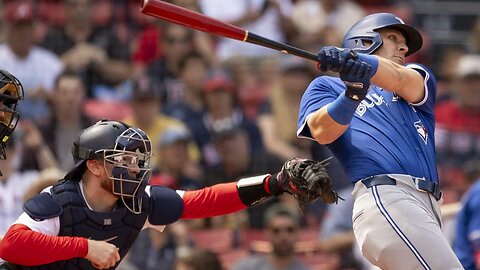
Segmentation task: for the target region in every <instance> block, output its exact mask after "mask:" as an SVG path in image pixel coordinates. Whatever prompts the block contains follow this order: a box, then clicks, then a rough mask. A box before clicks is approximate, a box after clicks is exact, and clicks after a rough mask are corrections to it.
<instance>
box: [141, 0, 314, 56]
mask: <svg viewBox="0 0 480 270" xmlns="http://www.w3.org/2000/svg"><path fill="white" fill-rule="evenodd" d="M226 1H227V0H226ZM141 11H142V13H144V14H147V15H150V16H153V17H155V18H159V19H163V20H166V21H169V22H172V23H176V24H180V25H183V26H186V27H189V28H193V29H196V30H200V31H203V32H207V33H212V34H215V35H218V36H222V37H226V38H231V39H236V40H240V41H243V42H248V43H253V44H257V45H259V46H263V47H267V48H270V49H274V50H277V51H280V52H283V53H286V54H292V55H296V56H299V57H302V58H305V59H308V60H313V61H315V62H318V59H317V55H315V54H312V53H310V52H307V51H305V50H302V49H299V48H296V47H293V46H290V45H287V44H284V43H281V42H277V41H274V40H271V39H268V38H265V37H262V36H259V35H256V34H254V33H251V32H248V31H247V30H244V29H242V28H239V27H237V26H234V25H231V24H229V23H226V22H222V21H219V20H216V19H213V18H211V17H208V16H205V15H204V14H200V13H197V12H194V11H191V10H188V9H185V8H182V7H179V6H176V5H173V4H170V3H167V2H164V1H161V0H144V1H143V2H142V5H141Z"/></svg>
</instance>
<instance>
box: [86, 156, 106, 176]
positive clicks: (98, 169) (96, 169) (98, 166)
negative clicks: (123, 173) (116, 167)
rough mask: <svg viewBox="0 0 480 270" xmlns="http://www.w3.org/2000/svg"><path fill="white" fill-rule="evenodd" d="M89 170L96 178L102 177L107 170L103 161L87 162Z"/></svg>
mask: <svg viewBox="0 0 480 270" xmlns="http://www.w3.org/2000/svg"><path fill="white" fill-rule="evenodd" d="M86 165H87V169H88V170H89V171H90V173H92V174H93V175H95V176H101V175H102V173H103V172H104V170H105V168H104V166H103V161H100V160H92V159H90V160H87V161H86Z"/></svg>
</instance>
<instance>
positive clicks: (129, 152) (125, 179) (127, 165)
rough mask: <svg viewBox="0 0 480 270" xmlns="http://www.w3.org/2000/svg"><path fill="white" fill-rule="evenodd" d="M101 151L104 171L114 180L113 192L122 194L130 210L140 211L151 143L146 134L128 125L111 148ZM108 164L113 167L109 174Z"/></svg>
mask: <svg viewBox="0 0 480 270" xmlns="http://www.w3.org/2000/svg"><path fill="white" fill-rule="evenodd" d="M101 152H103V159H104V167H105V171H106V172H107V175H109V178H110V179H111V180H113V186H112V192H113V193H114V194H116V195H119V196H120V197H121V199H122V201H123V203H124V204H125V206H126V207H127V208H128V209H129V210H130V211H132V212H133V213H135V214H139V213H140V212H141V210H142V199H141V198H142V195H143V192H144V191H145V187H146V185H147V184H148V181H149V180H150V176H151V168H150V164H149V163H150V159H151V156H152V154H151V142H150V139H149V138H148V136H147V134H145V132H143V131H142V130H141V129H138V128H133V127H131V128H128V129H127V130H125V131H124V132H123V133H122V134H121V135H120V136H118V137H117V140H116V142H115V147H114V149H113V150H112V149H105V150H101ZM97 154H98V152H97ZM107 163H108V164H110V165H112V166H113V168H112V169H111V174H110V173H109V169H107V166H106V165H107ZM112 166H109V167H112Z"/></svg>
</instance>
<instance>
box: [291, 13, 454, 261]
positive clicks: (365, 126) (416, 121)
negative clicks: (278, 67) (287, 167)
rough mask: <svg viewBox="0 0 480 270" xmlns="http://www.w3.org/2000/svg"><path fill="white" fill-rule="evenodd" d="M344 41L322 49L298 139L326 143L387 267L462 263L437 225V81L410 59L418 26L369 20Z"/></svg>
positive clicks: (369, 248)
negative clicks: (333, 74)
mask: <svg viewBox="0 0 480 270" xmlns="http://www.w3.org/2000/svg"><path fill="white" fill-rule="evenodd" d="M342 46H343V47H344V48H337V47H331V46H330V47H324V48H322V49H321V50H320V52H319V53H318V57H319V62H320V63H321V64H320V65H319V68H320V70H322V71H334V72H339V74H340V78H336V77H330V76H320V77H318V78H316V79H315V80H314V81H313V82H311V84H310V85H309V86H308V89H307V90H306V92H305V94H304V96H303V98H302V101H301V105H300V112H299V122H298V131H297V135H298V136H299V137H304V138H310V139H313V140H316V141H317V142H318V143H320V144H326V145H328V146H329V148H330V149H331V150H332V152H333V153H334V154H335V156H336V157H337V158H338V159H339V161H340V162H341V164H342V165H343V167H344V169H345V171H346V173H347V175H348V177H349V178H350V180H351V181H352V183H354V191H353V196H354V199H355V203H354V209H353V217H352V220H353V229H354V233H355V237H356V239H357V241H358V244H359V245H360V247H361V250H362V253H363V255H364V256H365V257H366V258H367V259H368V260H369V261H370V262H371V263H372V264H374V265H376V266H378V267H380V268H382V269H389V270H392V269H398V270H400V269H401V270H409V269H434V270H441V269H445V270H447V269H448V270H452V269H463V267H462V266H461V264H460V262H459V261H458V259H457V258H456V256H455V254H454V253H453V251H452V249H451V247H450V246H449V244H448V242H447V240H446V238H445V237H444V235H443V233H442V229H441V221H440V210H439V206H440V204H441V192H440V190H439V187H438V175H437V169H436V165H435V150H434V136H433V133H434V112H433V108H434V105H435V94H436V83H435V78H434V76H433V74H432V73H431V71H430V70H429V69H427V68H426V67H424V66H422V65H419V64H405V59H406V57H407V56H409V55H411V54H413V53H414V52H416V51H418V50H419V49H420V48H421V46H422V37H421V35H420V34H419V32H418V31H417V30H415V29H414V28H413V27H411V26H409V25H407V24H405V23H404V22H403V21H402V19H400V18H398V17H396V16H395V15H393V14H389V13H377V14H372V15H369V16H367V17H364V18H363V19H361V20H360V21H358V22H357V23H356V24H355V25H354V26H352V28H351V29H350V30H349V31H348V32H347V34H346V35H345V37H344V39H343V44H342Z"/></svg>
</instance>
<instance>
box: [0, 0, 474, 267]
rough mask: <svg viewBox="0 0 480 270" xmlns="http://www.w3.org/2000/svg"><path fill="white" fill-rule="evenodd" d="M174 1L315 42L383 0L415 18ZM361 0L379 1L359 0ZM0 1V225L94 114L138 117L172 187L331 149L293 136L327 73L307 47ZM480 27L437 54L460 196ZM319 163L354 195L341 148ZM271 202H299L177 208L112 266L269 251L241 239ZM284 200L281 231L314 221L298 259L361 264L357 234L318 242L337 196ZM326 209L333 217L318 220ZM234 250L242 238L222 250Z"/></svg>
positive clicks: (101, 7)
mask: <svg viewBox="0 0 480 270" xmlns="http://www.w3.org/2000/svg"><path fill="white" fill-rule="evenodd" d="M170 2H173V4H176V5H180V6H183V7H185V8H188V9H191V10H195V11H198V12H202V13H205V14H207V15H209V16H212V17H214V18H217V19H220V20H222V21H226V22H229V23H232V24H235V25H239V26H241V27H242V28H245V29H248V30H250V31H252V32H254V33H256V34H259V35H263V36H266V37H268V38H271V39H273V40H277V41H280V42H285V43H288V44H292V45H294V46H298V47H300V48H303V49H306V50H309V51H312V52H316V51H317V50H318V49H319V48H320V47H321V46H324V45H337V46H340V45H341V39H342V37H343V35H344V33H345V31H346V30H347V29H348V28H349V27H350V26H351V25H352V24H353V23H354V22H355V21H357V20H358V19H359V18H361V17H363V16H364V15H365V14H368V13H369V11H371V10H374V11H378V10H382V8H383V9H384V10H385V11H392V12H399V13H401V14H399V15H401V17H404V18H412V16H411V11H409V10H408V8H405V7H401V8H398V7H396V6H393V5H391V3H390V1H354V0H318V1H315V0H297V1H294V0H228V1H222V0H200V1H196V0H171V1H170ZM370 2H372V3H373V4H375V6H369V5H365V4H371V3H370ZM1 5H2V8H0V10H1V11H2V12H3V14H2V16H1V18H2V20H1V23H0V69H5V70H8V71H9V72H11V73H12V74H14V75H15V76H17V77H18V78H19V80H20V81H21V82H22V83H23V86H24V88H25V96H26V98H25V100H24V101H22V102H21V103H20V105H19V110H20V112H21V116H22V119H21V122H20V124H19V127H18V128H17V130H16V131H15V134H14V138H13V140H10V141H9V148H8V149H7V151H8V152H9V153H8V157H9V159H8V160H7V161H3V162H1V163H0V167H1V171H2V172H3V176H0V193H1V194H2V196H0V235H3V234H4V233H5V231H6V228H8V226H9V225H10V223H12V222H13V221H14V219H15V217H16V216H17V215H18V214H19V213H20V212H21V208H20V207H21V202H22V200H24V199H25V196H27V195H28V194H31V193H32V192H38V191H40V190H42V188H43V187H46V186H48V185H50V184H52V183H53V182H54V181H56V180H57V179H56V178H61V177H62V172H65V171H68V170H69V168H71V166H73V159H72V157H71V153H70V149H71V144H72V141H73V140H74V139H75V136H76V135H77V134H78V133H79V131H80V130H82V129H83V128H85V127H86V126H89V125H91V124H92V123H94V122H95V121H97V120H99V119H101V118H109V119H114V120H122V121H125V122H126V123H129V124H133V125H135V126H137V127H140V128H141V129H143V130H144V131H146V133H147V134H148V135H149V136H150V139H151V140H152V144H153V148H154V149H155V152H154V154H155V158H154V160H153V162H152V163H153V164H152V165H153V168H154V171H153V174H152V178H151V182H150V184H152V185H163V186H168V187H170V188H173V189H184V190H191V189H198V188H201V187H204V186H210V185H213V184H217V183H219V182H222V181H234V180H236V179H239V178H240V177H245V176H250V175H256V174H258V173H260V172H261V173H265V172H271V173H274V172H275V171H276V170H278V168H279V167H280V166H281V164H282V163H283V162H284V161H286V160H288V159H289V158H291V157H305V158H314V159H320V160H323V159H328V158H330V157H331V154H330V153H329V151H328V150H327V149H326V147H324V146H320V145H318V144H314V143H312V142H310V141H308V140H299V139H298V138H297V137H296V124H297V119H296V115H297V112H298V106H299V102H300V98H301V97H302V93H303V90H304V89H306V87H307V85H308V83H309V82H310V81H311V80H312V79H313V78H314V77H315V76H319V75H321V73H320V71H319V70H318V69H317V68H316V65H315V63H313V62H308V61H306V60H302V59H299V58H296V57H294V56H285V55H281V54H280V53H278V52H276V51H274V50H270V49H265V48H262V47H259V46H254V45H251V44H246V43H242V42H238V41H233V40H228V39H223V38H219V37H216V36H212V35H209V34H206V33H203V32H198V31H194V30H191V29H188V28H184V27H182V26H178V25H175V24H171V23H167V22H163V21H160V20H156V19H153V18H152V17H148V16H146V15H143V14H141V12H140V10H139V7H140V1H139V0H115V1H113V0H102V1H95V0H63V1H55V0H43V1H33V0H31V1H30V0H15V1H13V0H4V1H1ZM378 5H380V6H378ZM410 23H413V24H414V23H415V22H413V21H410ZM479 29H480V19H477V23H476V24H475V25H472V28H471V31H470V33H471V34H470V37H469V39H468V40H466V41H465V44H463V46H455V47H449V48H447V49H446V50H445V51H444V52H442V53H441V54H438V55H441V56H442V57H441V60H440V61H441V65H440V66H439V67H435V72H436V73H437V74H436V75H437V76H438V84H439V90H438V91H439V95H438V102H437V109H436V114H437V132H436V134H435V135H436V136H435V138H436V145H437V155H438V166H439V171H440V177H441V179H440V182H441V183H442V186H443V190H444V194H445V196H444V201H445V202H456V201H459V200H460V199H461V196H462V195H463V194H464V193H465V191H466V190H467V188H468V186H469V183H468V181H466V176H465V173H464V170H463V165H464V164H466V163H467V162H468V161H470V160H478V159H479V158H480V79H479V78H480V55H479V52H480V42H479V40H480V32H479ZM426 34H427V35H428V33H426ZM427 39H428V36H427ZM428 50H429V48H428V47H426V48H423V49H422V51H421V53H420V57H417V58H416V59H415V61H416V62H420V63H422V61H423V59H422V56H424V55H428ZM428 59H429V58H428ZM13 142H14V143H13ZM328 169H329V172H330V174H331V175H333V178H334V182H335V185H336V188H337V189H339V190H340V189H343V188H345V189H344V190H346V192H345V194H346V195H345V196H347V197H348V196H349V191H348V190H349V188H350V187H349V181H348V180H347V179H346V178H345V175H344V174H343V172H342V170H341V167H340V165H338V162H337V161H336V160H335V159H333V160H331V161H330V166H329V168H328ZM342 203H344V202H340V204H342ZM345 203H348V198H347V201H346V202H345ZM274 204H281V205H282V206H283V207H287V208H288V209H293V210H294V212H295V211H296V212H299V211H300V210H299V209H298V206H297V205H295V202H294V201H291V200H289V198H287V197H285V198H283V197H280V198H279V199H275V200H272V201H271V202H269V203H265V204H263V205H261V206H257V207H253V208H250V209H248V210H246V211H245V212H241V213H238V214H234V215H230V216H225V217H220V218H211V219H207V220H204V221H195V222H180V223H179V224H176V225H174V226H171V227H170V226H169V227H167V230H166V231H165V232H163V233H157V232H148V231H147V232H144V233H143V235H142V238H141V239H142V240H141V241H137V242H139V244H138V245H137V246H135V247H134V248H133V250H132V252H131V254H130V257H129V260H127V261H126V262H125V263H124V264H122V267H123V268H122V269H182V270H185V269H206V268H202V265H206V264H207V263H208V264H211V265H214V266H211V267H212V268H208V269H221V267H222V264H223V267H224V268H225V267H227V266H228V267H233V263H234V262H235V261H237V260H238V259H240V258H241V257H248V256H249V254H250V253H251V252H255V251H256V252H258V253H262V252H263V253H265V254H266V257H265V258H275V256H273V257H272V256H270V255H268V254H270V253H269V252H270V251H271V249H269V248H266V249H262V248H260V249H258V250H256V249H255V248H253V246H252V245H251V243H249V242H248V239H257V240H259V239H260V240H262V241H263V240H265V243H266V244H267V246H269V247H270V248H271V243H269V241H268V239H269V238H271V239H270V240H272V239H274V238H275V237H276V235H275V233H273V232H272V230H274V229H275V228H273V227H272V226H273V225H272V224H273V223H274V222H277V221H266V222H267V223H268V222H271V224H270V223H268V224H270V225H271V226H270V228H265V226H264V223H263V221H264V217H265V212H266V211H267V208H268V207H270V206H272V205H274ZM282 213H283V214H282ZM282 213H281V214H280V215H283V218H284V219H285V220H281V218H282V217H280V218H279V219H280V221H278V222H280V223H281V222H285V223H288V222H290V223H292V222H293V223H292V224H289V226H288V228H283V229H282V228H280V229H279V230H289V229H290V228H293V229H292V232H293V230H294V232H295V233H297V231H298V233H300V234H301V232H302V231H307V232H311V231H314V232H316V234H318V235H319V237H320V240H319V241H318V243H316V244H314V245H313V246H312V247H311V248H310V247H309V243H307V242H308V241H306V242H305V243H304V244H305V245H306V247H305V246H303V248H302V247H300V248H298V247H297V248H296V249H295V250H296V251H297V253H298V255H299V258H301V259H304V261H305V262H306V263H307V264H306V265H307V266H308V265H310V266H311V267H312V268H313V267H315V266H317V267H322V268H319V269H367V268H366V267H363V268H362V267H361V266H360V265H361V263H359V262H356V263H355V262H352V263H350V264H348V266H345V265H346V264H347V263H345V261H344V262H343V263H342V262H341V261H342V259H338V256H342V258H346V257H345V256H348V257H349V258H350V257H352V260H353V261H355V259H354V258H353V257H355V255H352V254H351V253H352V252H353V251H352V249H350V247H351V244H350V246H349V247H347V248H345V247H342V248H341V250H340V251H339V252H338V253H337V249H334V248H327V247H326V246H328V245H327V244H326V242H323V241H321V240H322V239H324V240H325V239H327V238H329V237H332V236H333V235H334V234H335V233H336V231H339V233H347V234H346V237H347V238H346V239H351V233H350V231H351V220H350V221H349V218H350V217H349V214H350V215H351V209H349V206H348V205H347V204H346V205H345V207H343V208H342V209H340V208H338V209H337V208H336V206H333V207H330V208H328V209H327V208H326V207H325V205H322V204H321V203H315V204H313V205H311V206H310V207H309V208H308V209H306V210H305V212H303V215H302V216H299V217H296V216H295V217H294V216H290V214H289V213H290V212H289V211H287V210H285V211H284V212H282ZM334 216H338V219H337V220H335V221H328V222H330V223H328V224H327V223H325V224H323V222H324V221H326V220H329V219H328V218H331V217H334ZM272 218H273V217H272ZM289 218H290V219H289ZM349 222H350V224H349ZM285 226H286V225H285ZM329 226H330V227H329ZM267 227H268V226H267ZM300 227H302V228H303V229H302V230H300ZM264 228H265V230H266V231H265V234H264V233H263V231H261V230H262V229H264ZM225 229H227V230H228V231H229V232H230V235H229V239H230V240H231V241H227V239H214V237H215V236H213V237H212V239H210V240H209V241H225V243H226V245H227V246H228V247H227V248H225V249H224V250H222V249H220V250H216V252H217V253H212V252H211V251H208V250H202V249H199V250H197V248H195V246H196V245H201V244H200V243H198V242H199V240H198V239H200V238H198V239H197V242H196V241H195V240H196V239H195V235H196V234H197V233H198V232H201V231H205V230H212V231H221V232H224V230H225ZM269 229H270V231H269ZM246 232H247V233H246ZM280 234H282V235H283V236H285V237H286V239H287V240H289V239H297V238H296V236H295V238H288V237H290V236H289V235H288V234H289V231H285V232H280ZM267 236H269V237H267ZM287 236H288V237H287ZM348 237H350V238H348ZM277 240H278V239H277ZM287 240H285V241H287ZM310 240H312V239H310ZM295 241H297V240H295ZM300 242H301V241H300ZM347 242H348V241H347ZM322 243H323V244H322ZM273 244H274V246H273V247H274V248H275V243H273ZM347 246H348V245H347ZM204 248H207V249H208V248H209V246H208V245H206V246H204ZM283 248H287V247H285V246H284V247H283ZM291 248H292V250H293V249H294V248H293V247H291ZM239 249H240V250H242V251H244V252H239V253H235V254H236V255H235V256H233V255H229V254H234V253H232V252H233V250H235V251H238V250H239ZM345 250H347V251H345ZM147 251H148V252H147ZM318 252H320V253H322V254H323V253H328V254H329V256H330V257H329V259H327V257H325V256H314V257H316V258H318V260H313V259H312V257H311V256H310V257H308V256H307V255H308V254H307V253H318ZM330 252H331V253H330ZM346 253H349V254H350V255H345V254H346ZM306 254H307V255H306ZM339 254H340V255H339ZM268 256H270V257H268ZM335 256H337V257H335ZM177 258H178V260H177ZM199 258H203V259H204V260H209V261H208V262H207V261H200V262H199V261H198V260H199ZM262 258H263V257H262ZM332 258H337V259H332ZM267 261H268V259H250V260H246V261H244V262H243V263H240V264H239V265H238V266H237V267H236V268H234V269H252V268H248V267H247V266H248V265H250V264H255V263H257V264H258V263H262V264H267ZM274 262H275V261H274ZM285 263H287V264H288V261H285V260H283V261H281V262H279V264H280V266H278V268H275V266H269V267H270V268H265V269H287V268H280V267H283V266H282V265H283V264H285ZM297 263H298V264H301V263H300V261H296V260H295V264H297ZM199 265H200V266H199ZM342 265H343V266H345V267H349V268H342V267H343V266H342ZM199 267H200V268H199ZM213 267H215V268H213ZM255 269H260V268H255ZM262 269H263V268H262ZM288 269H290V268H288ZM291 269H300V268H291ZM302 269H303V268H302Z"/></svg>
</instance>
